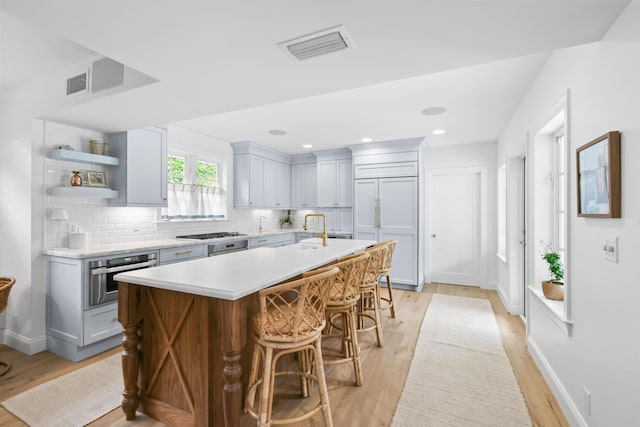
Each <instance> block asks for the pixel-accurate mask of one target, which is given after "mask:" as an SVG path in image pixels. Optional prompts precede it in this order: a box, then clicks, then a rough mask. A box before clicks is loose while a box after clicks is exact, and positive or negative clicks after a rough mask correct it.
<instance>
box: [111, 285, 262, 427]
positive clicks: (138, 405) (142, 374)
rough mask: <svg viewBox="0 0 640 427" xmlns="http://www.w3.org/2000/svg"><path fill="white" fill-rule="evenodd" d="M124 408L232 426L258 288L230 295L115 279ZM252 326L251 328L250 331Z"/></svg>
mask: <svg viewBox="0 0 640 427" xmlns="http://www.w3.org/2000/svg"><path fill="white" fill-rule="evenodd" d="M118 307H119V308H118V318H119V320H120V323H122V326H123V331H124V337H123V341H122V344H123V348H124V351H123V353H122V369H123V377H124V392H123V401H122V409H123V411H124V412H125V414H126V417H127V419H128V420H130V419H133V418H134V417H135V413H136V410H138V411H141V412H143V413H145V414H147V415H149V416H150V417H152V418H154V419H156V420H159V421H162V422H164V423H166V424H169V425H175V426H178V425H179V426H238V425H239V424H240V416H241V414H242V403H243V389H244V387H246V384H247V380H248V372H249V366H248V362H249V361H250V360H251V355H250V351H251V348H252V346H251V345H247V340H251V339H252V338H251V334H250V333H248V328H249V327H250V326H249V325H248V322H249V321H250V319H251V318H252V317H253V315H254V314H255V313H256V312H257V310H258V299H257V294H251V295H248V296H246V297H244V298H241V299H238V300H235V301H230V300H223V299H218V298H212V297H206V296H199V295H193V294H187V293H182V292H176V291H170V290H164V289H158V288H153V287H147V286H141V285H134V284H129V283H124V282H120V285H119V299H118ZM249 332H250V330H249Z"/></svg>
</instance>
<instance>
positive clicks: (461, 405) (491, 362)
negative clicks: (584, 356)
mask: <svg viewBox="0 0 640 427" xmlns="http://www.w3.org/2000/svg"><path fill="white" fill-rule="evenodd" d="M391 425H392V426H394V427H404V426H447V427H451V426H531V418H530V417H529V412H528V410H527V406H526V403H525V401H524V398H523V396H522V392H521V391H520V387H519V386H518V381H517V380H516V378H515V375H514V373H513V369H512V367H511V363H510V362H509V358H508V357H507V355H506V353H505V351H504V348H503V346H502V341H501V340H500V332H499V329H498V325H497V323H496V319H495V316H494V314H493V311H492V309H491V304H490V303H489V301H487V300H482V299H474V298H464V297H456V296H449V295H440V294H436V295H434V296H433V298H432V300H431V303H430V304H429V307H428V309H427V314H426V315H425V318H424V321H423V323H422V327H421V329H420V334H419V336H418V342H417V344H416V349H415V353H414V356H413V360H412V362H411V366H410V368H409V374H408V376H407V381H406V383H405V385H404V389H403V391H402V394H401V396H400V400H399V402H398V406H397V407H396V411H395V414H394V416H393V421H392V423H391Z"/></svg>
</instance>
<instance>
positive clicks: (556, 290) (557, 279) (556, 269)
mask: <svg viewBox="0 0 640 427" xmlns="http://www.w3.org/2000/svg"><path fill="white" fill-rule="evenodd" d="M540 243H541V244H542V247H543V251H542V254H541V256H542V259H543V260H545V261H546V262H547V266H548V267H549V273H551V278H550V279H549V280H545V281H543V282H542V293H543V294H544V296H545V297H547V298H549V299H552V300H556V301H562V300H563V299H564V282H563V279H564V268H563V267H562V260H561V259H560V254H559V253H558V252H556V251H554V250H553V249H552V248H551V245H550V244H548V243H544V242H540Z"/></svg>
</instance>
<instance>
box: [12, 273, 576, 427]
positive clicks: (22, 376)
mask: <svg viewBox="0 0 640 427" xmlns="http://www.w3.org/2000/svg"><path fill="white" fill-rule="evenodd" d="M383 292H384V290H383ZM434 293H440V294H447V295H458V296H465V297H469V298H483V299H487V300H489V301H490V302H491V305H492V307H493V311H494V313H495V315H496V319H497V322H498V326H499V328H500V333H501V337H502V342H503V345H504V347H505V350H506V352H507V355H508V356H509V359H510V360H511V364H512V366H513V369H514V372H515V374H516V377H517V378H518V382H519V383H520V387H521V389H522V392H523V395H524V397H525V400H526V402H527V406H528V408H529V413H530V415H531V420H532V422H533V425H534V426H545V427H553V426H568V423H567V421H566V419H565V417H564V416H563V414H562V411H561V410H560V408H559V406H558V403H557V402H556V400H555V398H554V397H553V395H552V394H551V391H550V390H549V387H548V386H547V384H546V383H545V381H544V379H543V377H542V375H541V374H540V372H539V371H538V369H537V367H536V366H535V364H534V362H533V360H532V359H531V356H530V355H529V353H528V351H527V348H526V344H525V327H524V324H523V323H522V321H521V320H520V318H519V317H517V316H511V315H509V314H508V313H507V311H506V310H505V308H504V306H503V304H502V302H501V301H500V298H499V297H498V295H497V293H496V292H495V291H487V290H483V289H479V288H474V287H467V286H453V285H444V284H429V285H427V286H425V289H424V291H423V292H422V293H419V294H418V293H416V292H408V291H400V290H394V299H395V300H396V313H397V316H396V319H391V318H390V316H389V314H388V312H384V313H383V331H384V341H385V346H384V347H382V348H379V347H377V345H376V340H375V333H374V332H369V333H365V334H362V335H361V336H360V344H361V348H362V366H363V373H364V384H363V386H362V387H356V386H355V385H354V376H353V369H352V368H351V365H349V364H342V365H332V366H328V367H327V368H326V376H327V384H328V387H329V398H330V401H331V408H332V413H333V420H334V425H335V426H336V427H348V426H363V425H366V426H388V425H389V424H390V423H391V419H392V417H393V412H394V410H395V406H396V404H397V402H398V399H399V397H400V393H401V392H402V388H403V385H404V380H405V378H406V375H407V372H408V371H409V365H410V364H411V358H412V355H413V350H414V347H415V344H416V340H417V334H418V331H419V329H420V326H421V324H422V319H423V317H424V314H425V312H426V309H427V307H428V305H429V302H430V301H431V296H432V295H433V294H434ZM119 351H120V350H119V349H114V350H110V351H108V352H105V353H103V354H101V355H98V356H96V357H93V358H91V359H88V360H85V361H82V362H79V363H74V362H70V361H68V360H66V359H63V358H61V357H58V356H56V355H53V354H51V353H49V352H43V353H39V354H36V355H33V356H25V355H23V354H22V353H20V352H18V351H15V350H13V349H11V348H9V347H7V346H5V345H0V360H8V361H10V362H11V364H12V366H13V368H12V370H11V371H10V372H9V373H8V374H7V375H5V376H4V377H0V401H2V400H5V399H7V398H9V397H11V396H13V395H16V394H18V393H20V392H22V391H25V390H28V389H29V388H31V387H34V386H36V385H38V384H41V383H43V382H46V381H49V380H51V379H53V378H56V377H58V376H60V375H64V374H66V373H68V372H71V371H73V370H75V369H78V368H81V367H83V366H86V365H87V364H90V363H93V362H96V361H98V360H102V359H103V358H105V357H108V356H110V355H112V354H116V353H118V352H119ZM315 392H316V390H315V389H314V395H316V394H317V393H315ZM312 403H313V402H310V399H298V398H297V396H295V389H294V387H292V388H291V392H290V393H285V394H284V395H282V397H281V398H280V399H279V400H278V402H277V403H276V407H275V409H274V414H277V413H278V412H281V411H282V412H286V413H287V414H288V415H289V414H291V413H292V412H296V411H300V410H301V409H302V408H304V407H306V406H309V405H311V404H312ZM354 408H357V409H354ZM241 423H242V426H253V425H255V421H254V420H253V419H252V418H250V417H249V416H248V415H247V416H243V418H242V421H241ZM0 425H2V426H8V427H13V426H24V425H25V424H24V423H23V422H22V421H20V420H19V419H17V418H15V417H14V416H13V415H12V414H11V413H9V412H7V411H6V410H5V409H4V408H2V407H0ZM113 425H115V426H129V425H135V426H160V425H162V424H161V423H156V422H154V421H152V420H148V419H147V420H138V421H137V422H135V423H131V422H127V421H126V420H124V416H123V413H122V411H121V410H120V409H119V408H118V409H116V410H114V411H112V412H111V413H109V414H107V415H105V416H104V417H102V418H101V419H99V420H97V421H95V422H93V423H91V424H90V426H92V427H104V426H113ZM302 425H308V426H317V425H322V421H321V418H320V417H319V416H317V417H314V418H312V419H311V420H309V422H307V423H306V424H302Z"/></svg>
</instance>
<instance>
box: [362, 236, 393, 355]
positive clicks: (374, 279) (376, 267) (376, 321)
mask: <svg viewBox="0 0 640 427" xmlns="http://www.w3.org/2000/svg"><path fill="white" fill-rule="evenodd" d="M387 250H388V246H387V245H386V244H381V243H378V244H377V245H373V246H371V247H369V248H367V249H366V250H365V252H366V253H368V254H369V255H370V258H369V265H368V266H367V270H366V272H365V274H364V278H363V280H362V283H361V284H360V301H359V302H358V311H357V316H358V331H372V330H374V329H375V331H376V337H377V339H378V347H382V346H384V339H383V337H382V321H381V320H380V304H379V303H380V290H379V287H378V277H379V272H380V270H382V266H383V265H384V259H385V256H386V253H387ZM368 311H373V314H369V313H367V312H368ZM366 319H370V320H372V321H373V325H370V326H366V325H365V320H366Z"/></svg>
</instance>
